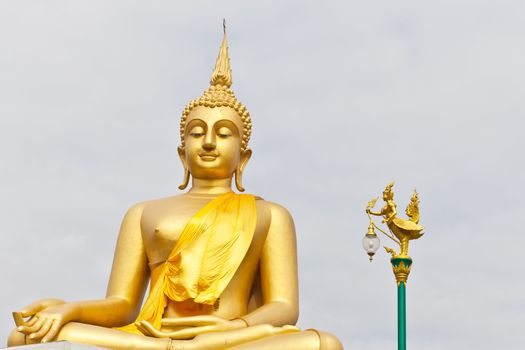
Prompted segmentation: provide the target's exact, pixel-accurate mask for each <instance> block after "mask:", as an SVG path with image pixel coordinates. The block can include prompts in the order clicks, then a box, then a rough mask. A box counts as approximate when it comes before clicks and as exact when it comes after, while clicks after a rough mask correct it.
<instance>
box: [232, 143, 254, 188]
mask: <svg viewBox="0 0 525 350" xmlns="http://www.w3.org/2000/svg"><path fill="white" fill-rule="evenodd" d="M251 157H252V150H251V149H249V148H248V149H246V150H244V151H242V152H241V159H240V161H239V164H238V165H237V169H235V186H236V187H237V189H238V190H239V191H240V192H244V187H242V172H243V171H244V168H245V167H246V164H248V161H249V160H250V158H251Z"/></svg>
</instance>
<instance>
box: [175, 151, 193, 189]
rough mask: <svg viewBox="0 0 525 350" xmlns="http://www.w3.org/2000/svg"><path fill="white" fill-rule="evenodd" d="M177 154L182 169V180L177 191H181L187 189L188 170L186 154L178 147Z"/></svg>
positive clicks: (188, 180)
mask: <svg viewBox="0 0 525 350" xmlns="http://www.w3.org/2000/svg"><path fill="white" fill-rule="evenodd" d="M177 152H178V153H179V158H180V161H181V162H182V166H183V168H184V179H183V180H182V184H181V185H180V186H179V190H183V189H185V188H186V187H188V183H189V182H190V170H189V169H188V162H186V153H185V152H184V148H183V147H180V146H179V147H177Z"/></svg>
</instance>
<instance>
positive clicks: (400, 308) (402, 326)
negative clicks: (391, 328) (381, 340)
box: [397, 282, 407, 350]
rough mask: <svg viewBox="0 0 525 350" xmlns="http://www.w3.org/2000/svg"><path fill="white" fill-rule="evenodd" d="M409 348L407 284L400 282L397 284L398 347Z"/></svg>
mask: <svg viewBox="0 0 525 350" xmlns="http://www.w3.org/2000/svg"><path fill="white" fill-rule="evenodd" d="M406 348H407V319H406V285H405V282H400V283H399V284H398V286H397V349H398V350H406Z"/></svg>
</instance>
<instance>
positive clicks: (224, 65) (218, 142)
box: [178, 30, 252, 191]
mask: <svg viewBox="0 0 525 350" xmlns="http://www.w3.org/2000/svg"><path fill="white" fill-rule="evenodd" d="M231 85H232V77H231V68H230V59H229V57H228V44H227V38H226V30H224V38H223V41H222V45H221V49H220V51H219V56H218V57H217V62H216V64H215V69H214V71H213V74H212V77H211V80H210V87H209V88H208V89H207V90H206V91H204V94H203V95H202V96H200V97H198V98H196V99H194V100H193V101H191V102H190V103H189V104H188V105H187V106H186V108H185V109H184V111H183V112H182V117H181V120H180V138H181V146H180V147H179V148H178V152H179V157H180V159H181V161H182V165H183V167H184V180H183V183H182V184H181V185H180V186H179V189H181V190H182V189H185V188H186V187H187V186H188V183H189V180H190V176H193V177H194V178H199V179H210V180H213V179H227V178H229V179H231V178H232V177H233V176H235V185H236V187H237V189H238V190H239V191H244V188H243V186H242V172H243V170H244V168H245V166H246V164H247V162H248V160H249V159H250V157H251V154H252V151H251V150H250V149H249V148H248V141H249V140H250V135H251V131H252V123H251V119H250V113H249V112H248V110H247V109H246V107H245V106H244V105H243V104H242V103H241V102H239V100H237V98H236V97H235V95H234V93H233V91H232V90H231Z"/></svg>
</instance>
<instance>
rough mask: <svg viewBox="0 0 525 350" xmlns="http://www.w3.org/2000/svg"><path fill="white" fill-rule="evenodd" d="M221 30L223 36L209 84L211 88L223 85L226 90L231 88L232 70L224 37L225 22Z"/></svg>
mask: <svg viewBox="0 0 525 350" xmlns="http://www.w3.org/2000/svg"><path fill="white" fill-rule="evenodd" d="M222 28H223V31H224V36H223V38H222V44H221V49H220V51H219V56H217V61H216V62H215V69H214V70H213V74H212V75H211V80H210V84H211V85H212V86H216V85H223V86H225V87H227V88H229V87H231V86H232V70H231V67H230V56H229V55H228V39H227V35H226V20H223V21H222Z"/></svg>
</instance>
